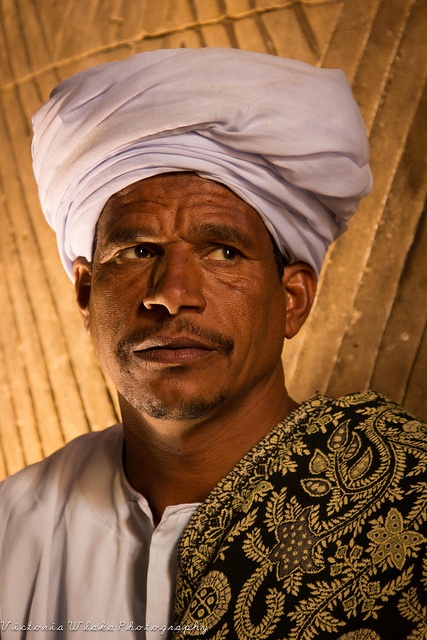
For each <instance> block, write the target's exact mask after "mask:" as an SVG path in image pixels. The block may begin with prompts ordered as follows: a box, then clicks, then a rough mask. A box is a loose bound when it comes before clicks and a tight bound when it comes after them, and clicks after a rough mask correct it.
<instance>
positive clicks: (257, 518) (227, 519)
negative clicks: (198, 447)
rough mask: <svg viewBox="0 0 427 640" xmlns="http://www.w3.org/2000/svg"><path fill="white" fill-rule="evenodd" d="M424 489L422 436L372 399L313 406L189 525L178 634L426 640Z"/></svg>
mask: <svg viewBox="0 0 427 640" xmlns="http://www.w3.org/2000/svg"><path fill="white" fill-rule="evenodd" d="M426 476H427V427H426V425H425V424H423V423H421V422H419V421H418V420H416V418H414V417H413V416H411V415H409V414H407V413H405V411H403V409H401V408H400V407H397V406H396V405H394V404H393V403H391V402H389V401H388V400H387V399H385V398H384V397H382V396H380V395H378V394H376V393H374V392H372V391H368V392H364V393H360V394H352V395H349V396H345V397H343V398H339V399H337V400H335V399H331V398H327V397H325V396H320V395H318V396H315V397H314V398H312V399H311V400H309V401H308V402H306V403H304V404H302V405H301V406H300V408H299V409H298V410H297V411H295V412H293V413H292V414H291V415H290V416H289V417H288V418H287V419H286V420H285V421H284V422H282V423H280V424H279V425H278V426H277V427H276V428H275V429H273V430H272V431H271V433H269V434H268V435H267V436H266V438H264V439H263V440H262V441H261V442H260V443H258V445H256V446H255V447H254V448H253V449H252V450H251V451H250V452H249V453H248V454H247V455H246V456H245V457H244V458H243V459H242V460H241V461H240V462H239V464H238V465H237V466H236V468H235V469H234V470H233V471H232V472H231V473H230V474H229V475H228V476H227V477H226V478H224V480H223V481H222V482H221V483H220V484H219V485H218V486H217V487H216V488H215V489H214V490H213V492H212V493H211V494H210V496H209V497H208V499H207V500H206V501H205V502H204V503H203V504H202V505H201V507H200V508H199V509H198V510H197V511H196V513H195V514H194V516H193V518H192V519H191V520H190V523H189V525H188V527H187V529H186V530H185V532H184V534H183V536H182V538H181V541H180V546H179V554H178V555H179V567H178V581H177V591H176V602H175V617H176V622H177V624H180V625H181V627H182V628H184V627H185V626H186V627H187V628H188V627H190V628H193V627H194V626H196V627H197V625H195V623H196V622H198V624H199V628H201V626H202V625H203V632H202V631H199V632H197V631H194V632H192V634H191V637H200V638H209V640H315V639H317V640H416V639H424V640H427V477H426ZM205 629H206V630H205ZM185 637H190V636H189V635H188V633H187V636H184V635H180V632H177V633H176V634H175V635H174V638H175V640H178V639H179V640H184V638H185Z"/></svg>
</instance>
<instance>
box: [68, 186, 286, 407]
mask: <svg viewBox="0 0 427 640" xmlns="http://www.w3.org/2000/svg"><path fill="white" fill-rule="evenodd" d="M87 278H88V282H87V283H86V284H85V282H84V278H83V279H82V280H81V282H80V287H81V290H80V298H84V297H85V295H86V297H87V298H88V304H87V305H86V304H82V303H81V306H82V307H84V308H85V311H84V313H85V314H86V315H85V317H86V322H87V325H88V328H89V330H90V333H91V336H92V340H93V344H94V347H95V351H96V353H97V356H98V358H99V360H100V362H101V365H102V366H103V367H104V369H105V371H106V372H107V373H108V375H109V376H110V377H111V379H112V381H113V382H114V383H115V385H116V387H117V389H118V391H119V393H120V394H121V395H122V396H123V397H124V398H125V399H126V400H127V402H128V403H130V404H131V405H132V406H133V407H135V408H136V409H138V410H139V411H140V412H142V413H143V414H147V415H149V416H152V417H155V418H164V419H200V418H202V417H205V416H209V415H212V413H213V412H214V411H216V410H218V408H220V407H224V406H226V405H227V403H235V402H239V400H241V399H243V398H244V397H246V395H247V394H251V393H253V392H254V390H255V389H258V390H262V388H264V387H265V388H268V386H269V385H270V384H271V382H272V379H273V378H274V377H277V376H281V375H282V374H281V362H280V356H281V350H282V345H283V340H284V337H285V325H286V295H285V290H284V287H283V285H282V283H281V282H280V279H279V278H278V273H277V268H276V264H275V260H274V254H273V244H272V241H271V238H270V236H269V234H268V232H267V229H266V227H265V226H264V224H263V222H262V220H261V218H260V217H259V215H258V214H257V213H256V212H255V210H254V209H253V208H252V207H251V206H250V205H248V204H247V203H245V202H244V201H243V200H241V198H239V197H238V196H237V195H235V194H234V193H233V192H231V191H230V190H229V189H228V188H226V187H224V186H223V185H220V184H218V183H215V182H212V181H210V180H206V179H204V178H201V177H199V176H197V175H196V174H193V173H173V174H163V175H159V176H155V177H152V178H148V179H145V180H141V181H139V182H137V183H135V184H133V185H131V186H129V187H126V188H125V189H123V190H122V191H120V192H119V193H117V194H115V195H114V196H113V197H112V198H110V200H109V201H108V203H107V204H106V206H105V208H104V210H103V212H102V214H101V216H100V219H99V222H98V228H97V244H96V250H95V254H94V257H93V263H92V276H91V278H90V281H89V274H87ZM82 291H86V292H87V293H86V294H84V295H82Z"/></svg>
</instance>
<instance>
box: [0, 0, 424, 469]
mask: <svg viewBox="0 0 427 640" xmlns="http://www.w3.org/2000/svg"><path fill="white" fill-rule="evenodd" d="M0 29H1V33H0V101H1V102H0V108H1V115H0V192H1V198H0V407H1V410H0V442H1V447H0V477H3V476H6V475H7V474H10V473H13V472H15V471H17V470H18V469H20V468H22V467H23V466H24V465H26V464H29V463H31V462H34V461H36V460H39V459H40V458H41V457H43V456H45V455H48V454H49V453H51V452H52V451H54V450H55V449H57V448H58V447H60V446H61V445H62V444H63V443H64V442H65V441H68V440H69V439H70V438H72V437H74V436H76V435H78V434H80V433H83V432H85V431H87V430H89V429H101V428H104V427H106V426H108V425H109V424H111V423H112V422H114V421H116V419H117V417H116V411H115V400H114V392H113V390H111V389H110V388H109V385H108V383H106V381H105V379H104V377H103V374H102V372H101V371H100V369H99V367H98V365H97V363H96V360H95V358H94V356H93V353H92V351H91V347H90V344H89V342H88V339H87V337H86V336H85V335H84V333H83V330H82V328H81V325H80V319H79V317H78V314H77V311H76V309H75V304H74V299H73V290H72V287H71V285H70V283H69V281H68V280H67V277H66V276H65V274H64V273H63V271H62V269H61V268H60V265H59V259H58V257H57V253H56V246H55V240H54V237H53V233H52V231H51V230H50V229H49V228H48V227H47V225H46V224H45V223H44V222H43V220H42V216H41V213H40V210H39V206H38V201H37V192H36V188H35V185H34V182H33V178H32V172H31V159H30V153H29V147H30V139H31V124H30V122H31V114H32V113H33V112H34V111H35V110H36V109H37V108H38V107H39V105H40V104H41V103H42V101H44V100H46V99H47V97H48V95H49V92H50V90H51V89H52V88H53V86H54V85H55V84H56V83H57V82H58V81H59V80H61V79H63V78H65V77H67V76H68V75H70V74H71V73H74V72H75V71H78V70H79V69H82V68H85V67H88V66H92V65H94V64H97V63H101V62H106V61H110V60H117V59H122V58H125V57H127V56H129V55H130V54H133V53H137V52H139V51H146V50H151V49H158V48H170V47H201V46H212V45H214V46H224V47H240V48H242V49H253V50H257V51H263V52H269V53H273V54H277V55H280V56H286V57H293V58H300V59H302V60H305V61H307V62H310V63H312V64H315V65H318V66H325V67H340V68H342V69H344V71H345V72H346V74H347V77H348V78H349V80H350V82H351V84H352V86H353V89H354V92H355V96H356V99H357V101H358V103H359V105H360V107H361V110H362V114H363V117H364V119H365V122H366V126H367V129H368V132H369V135H370V140H371V145H372V168H373V173H374V178H375V187H374V191H373V193H372V195H371V196H369V198H367V199H366V200H365V201H364V202H363V204H362V206H361V207H360V210H359V213H358V215H357V216H356V218H355V219H354V222H353V223H352V226H351V229H350V231H349V233H348V234H347V235H346V236H344V237H343V238H342V239H340V241H339V242H338V243H337V244H336V245H335V246H334V247H333V248H332V250H331V251H330V253H329V255H328V258H327V263H326V269H325V270H324V272H323V275H322V278H321V281H320V288H319V295H318V298H317V302H316V304H315V307H314V310H313V313H312V316H311V319H310V321H309V322H308V323H307V326H306V327H305V330H304V331H303V332H302V334H301V335H300V336H299V337H298V338H296V339H295V340H293V341H292V342H291V343H289V345H288V346H287V348H286V351H285V358H284V359H285V361H286V370H287V376H288V384H289V386H290V389H291V391H292V393H293V394H294V395H295V397H296V398H297V399H298V400H301V399H304V398H306V397H308V396H309V395H310V394H312V393H313V392H315V391H316V390H320V391H323V392H328V393H331V394H341V393H345V392H349V391H353V390H356V389H364V388H367V387H372V388H375V389H377V390H379V391H381V392H383V393H385V394H387V395H388V396H390V397H391V398H392V399H394V400H396V401H397V402H400V403H403V404H404V406H406V407H407V408H408V409H410V410H411V411H413V412H415V413H417V414H419V415H420V416H423V417H424V418H427V400H426V396H427V393H426V392H427V388H426V383H425V378H426V374H427V335H426V318H427V295H426V292H427V256H426V242H427V224H426V216H425V209H424V205H425V196H426V186H427V179H426V171H425V149H426V145H425V136H426V133H425V115H426V100H425V98H426V94H425V83H426V59H427V48H426V46H425V39H426V34H427V15H426V9H425V4H424V1H423V0H419V1H416V0H382V1H381V0H323V1H319V0H301V1H300V2H297V1H294V2H292V1H289V2H280V1H277V2H269V1H268V0H170V1H168V0H61V2H58V0H0ZM423 116H424V127H422V126H421V123H422V120H423Z"/></svg>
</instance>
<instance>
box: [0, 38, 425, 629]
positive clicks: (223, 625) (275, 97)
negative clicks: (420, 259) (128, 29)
mask: <svg viewBox="0 0 427 640" xmlns="http://www.w3.org/2000/svg"><path fill="white" fill-rule="evenodd" d="M34 125H35V137H34V144H33V153H34V168H35V174H36V178H37V180H38V183H39V190H40V198H41V203H42V207H43V210H44V212H45V215H46V217H47V219H48V220H49V222H50V224H51V225H52V226H53V228H54V229H55V231H56V233H57V237H58V246H59V249H60V253H61V257H62V260H63V263H64V266H65V268H66V269H67V270H68V272H69V274H70V276H71V277H73V279H74V281H75V287H76V294H77V302H78V305H79V308H80V310H81V314H82V317H83V321H84V324H85V326H86V328H87V330H88V331H89V332H90V334H91V337H92V340H93V344H94V347H95V351H96V353H97V356H98V358H99V360H100V362H101V364H102V366H103V368H104V369H105V371H106V372H107V373H108V375H109V376H110V377H111V379H112V380H113V382H114V383H115V385H116V387H117V390H118V394H119V401H120V407H121V412H122V422H123V425H116V426H114V427H111V428H110V429H107V430H105V431H104V432H100V433H92V434H88V435H86V436H83V437H81V438H78V439H77V440H75V441H74V442H72V443H70V444H69V445H67V446H66V447H65V448H64V449H62V450H61V451H59V452H57V453H56V454H54V455H53V456H51V457H50V458H49V459H47V460H45V461H44V462H42V463H39V464H37V465H33V466H32V467H29V468H28V469H26V470H24V471H22V472H21V473H19V474H17V475H16V476H15V477H12V478H10V479H8V480H6V481H5V482H4V483H3V485H2V486H1V488H0V505H1V511H2V520H1V524H0V541H1V545H0V548H1V556H0V558H1V559H0V572H1V573H0V575H1V578H2V582H1V585H0V610H1V619H2V623H1V624H2V628H1V634H2V636H1V637H2V638H4V639H5V640H9V639H10V638H17V637H20V638H26V637H31V636H32V635H34V636H35V637H37V638H59V637H61V638H63V637H65V638H67V637H69V636H72V637H74V635H75V634H76V633H77V635H76V637H81V636H83V634H84V632H85V631H91V633H92V634H95V635H97V634H98V635H100V634H102V635H103V637H110V638H116V637H117V638H118V637H132V638H144V637H145V638H156V637H173V638H195V637H205V638H211V639H215V640H220V639H225V638H227V639H232V638H233V639H234V638H236V639H239V640H243V639H245V640H246V639H248V638H250V639H257V640H262V639H264V638H265V639H279V638H280V639H283V638H287V639H289V640H291V639H294V640H296V639H297V638H298V639H300V640H302V639H311V638H322V639H328V638H329V639H338V638H339V639H340V640H350V639H352V640H353V639H356V638H358V639H362V638H369V639H370V640H377V639H391V638H393V639H394V638H408V639H409V638H423V637H426V634H427V623H426V619H427V598H426V585H427V555H426V542H427V528H426V522H425V521H426V517H427V514H426V501H427V494H426V491H425V468H426V464H427V443H426V440H425V427H424V426H423V425H422V424H421V423H420V422H419V421H417V420H416V419H414V418H412V417H411V416H409V415H407V414H406V413H405V412H404V411H403V410H402V409H400V408H398V407H396V406H395V405H393V404H392V403H390V402H388V401H387V400H386V399H384V398H382V397H380V396H378V395H377V394H375V393H373V392H365V393H361V394H354V395H351V396H346V397H344V398H340V399H336V400H335V399H331V398H326V397H323V396H320V395H318V396H315V397H314V398H312V399H308V400H307V401H306V402H305V403H303V404H302V405H300V406H298V405H297V404H296V403H295V402H294V401H293V400H292V399H291V398H290V397H289V395H288V394H287V391H286V387H285V384H284V378H283V369H282V365H281V350H282V344H283V340H284V339H285V338H288V339H290V338H292V337H293V336H294V335H295V334H296V333H297V332H298V330H299V329H300V327H301V326H302V325H303V323H304V321H305V319H306V318H307V315H308V313H309V311H310V307H311V304H312V302H313V297H314V294H315V288H316V277H317V273H318V271H319V270H320V267H321V263H322V260H323V257H324V255H325V252H326V250H327V247H328V245H329V244H330V242H331V241H332V240H333V239H334V237H336V236H337V235H338V234H339V233H340V232H342V231H343V230H344V229H345V228H346V226H347V222H348V219H349V218H350V216H351V215H352V213H353V212H354V210H355V208H356V206H357V202H358V200H359V199H360V197H362V196H363V195H365V194H366V193H367V192H368V191H369V188H370V183H371V176H370V171H369V168H368V165H367V162H368V149H367V142H366V135H365V133H364V129H363V123H362V120H361V117H360V114H359V112H358V109H357V107H356V105H355V103H354V100H353V98H352V96H351V92H350V90H349V87H348V85H347V83H346V81H345V78H344V76H343V74H342V73H341V72H338V71H328V70H320V69H315V68H313V67H310V66H309V65H306V64H303V63H300V62H297V61H290V60H283V59H280V58H275V57H272V56H266V55H262V54H255V53H250V52H242V51H233V50H226V49H204V50H176V51H157V52H152V53H147V54H141V55H139V56H135V57H133V58H130V59H129V60H126V61H124V62H120V63H114V64H108V65H103V66H101V67H95V68H94V69H89V70H87V71H85V72H82V73H80V74H77V75H76V76H73V77H72V78H70V79H68V80H66V81H65V82H63V83H62V84H60V85H59V86H58V87H57V89H56V90H55V91H54V92H53V94H52V96H51V99H50V100H49V102H48V103H47V104H46V105H45V106H44V107H42V109H41V110H40V111H39V112H38V113H37V114H36V116H35V120H34ZM313 348H315V345H313ZM73 634H74V635H73Z"/></svg>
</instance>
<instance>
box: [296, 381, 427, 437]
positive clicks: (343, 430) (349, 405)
mask: <svg viewBox="0 0 427 640" xmlns="http://www.w3.org/2000/svg"><path fill="white" fill-rule="evenodd" d="M298 420H299V422H300V423H301V422H303V423H304V424H305V431H306V433H307V434H308V435H310V434H315V433H320V432H321V433H323V434H324V435H325V436H327V437H328V438H329V445H330V446H332V448H341V447H343V446H344V445H345V444H346V443H347V441H348V438H349V437H351V436H352V434H353V433H354V432H358V433H359V434H363V433H366V432H369V433H370V434H371V435H372V433H373V432H374V431H375V432H377V433H378V434H380V435H381V436H382V437H384V438H386V439H388V438H393V439H395V440H396V441H400V442H401V444H405V443H406V444H410V443H411V442H412V443H413V442H415V441H417V440H418V441H421V442H423V441H424V442H426V443H427V425H426V424H425V423H424V422H423V421H422V420H420V419H419V418H417V417H416V416H414V415H412V414H411V413H409V412H408V411H406V410H405V409H404V408H403V407H401V406H399V405H398V404H396V403H395V402H392V401H391V400H389V399H388V398H386V397H385V396H383V395H381V394H379V393H376V392H375V391H363V392H360V393H353V394H348V395H345V396H341V397H340V398H329V397H326V396H322V395H318V396H315V397H314V398H312V399H311V400H309V401H307V402H306V403H304V404H302V405H301V407H300V410H299V414H298Z"/></svg>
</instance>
